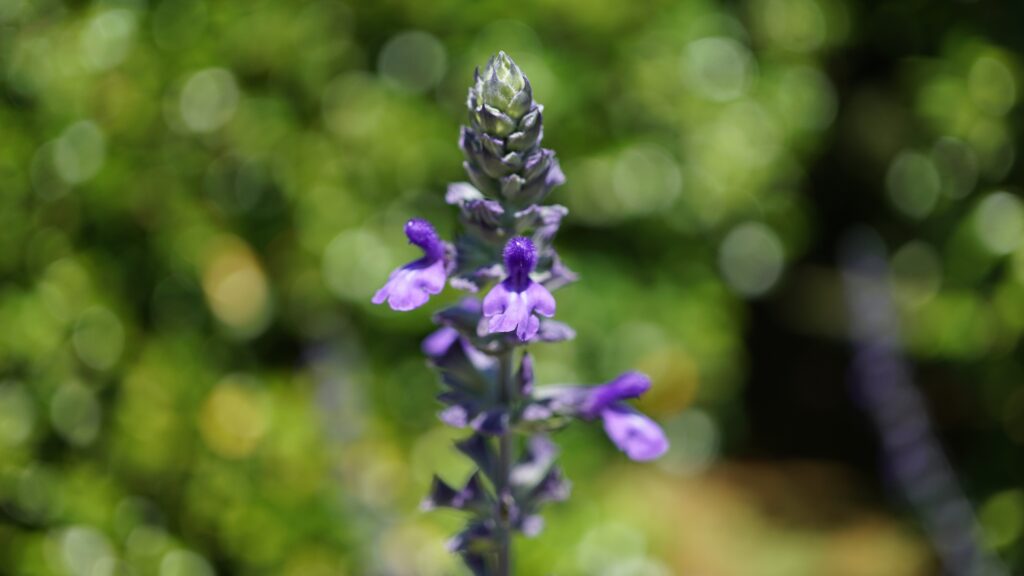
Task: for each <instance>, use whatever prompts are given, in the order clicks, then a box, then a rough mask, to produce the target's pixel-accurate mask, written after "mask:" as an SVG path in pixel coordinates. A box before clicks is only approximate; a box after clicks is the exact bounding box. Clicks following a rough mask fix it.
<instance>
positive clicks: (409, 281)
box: [373, 218, 448, 312]
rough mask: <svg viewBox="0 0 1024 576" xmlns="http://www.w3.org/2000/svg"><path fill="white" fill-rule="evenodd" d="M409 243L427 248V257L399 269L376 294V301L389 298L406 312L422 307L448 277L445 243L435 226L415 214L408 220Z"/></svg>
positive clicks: (374, 301) (442, 287)
mask: <svg viewBox="0 0 1024 576" xmlns="http://www.w3.org/2000/svg"><path fill="white" fill-rule="evenodd" d="M405 235H406V236H408V237H409V243H410V244H415V245H417V246H419V247H420V248H422V249H423V257H422V258H419V259H417V260H413V261H412V262H409V263H408V264H406V265H405V266H402V267H400V268H398V269H396V270H395V271H394V272H392V273H391V276H390V277H388V281H387V283H386V284H384V287H383V288H381V289H380V290H378V291H377V293H376V294H374V295H373V303H374V304H383V303H384V302H385V301H387V303H388V305H389V306H391V309H392V310H397V311H399V312H406V311H408V310H413V309H415V308H419V307H420V306H423V305H424V304H426V303H427V300H430V297H431V296H433V295H434V294H438V293H440V292H441V290H443V289H444V283H445V281H446V280H447V279H448V271H447V266H448V264H447V262H446V260H447V258H446V257H445V252H446V247H445V243H444V242H443V241H442V240H441V238H439V237H438V235H437V231H435V230H434V227H433V226H432V225H431V224H430V222H427V221H426V220H423V219H422V218H413V219H412V220H409V221H408V222H406V224H405Z"/></svg>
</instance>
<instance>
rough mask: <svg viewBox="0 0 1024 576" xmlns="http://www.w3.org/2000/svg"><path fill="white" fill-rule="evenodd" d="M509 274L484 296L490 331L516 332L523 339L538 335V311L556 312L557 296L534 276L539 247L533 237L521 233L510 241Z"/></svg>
mask: <svg viewBox="0 0 1024 576" xmlns="http://www.w3.org/2000/svg"><path fill="white" fill-rule="evenodd" d="M504 259H505V269H506V270H507V271H508V277H507V278H505V280H503V281H502V282H501V283H500V284H498V285H497V286H495V287H494V288H492V289H491V291H490V293H488V294H487V297H486V298H484V316H485V317H487V318H490V322H489V323H488V324H487V331H488V332H490V333H492V334H493V333H495V332H512V331H515V333H516V336H518V337H519V340H520V341H521V342H528V341H529V340H530V339H532V338H533V337H534V336H536V335H537V331H538V330H539V329H540V320H539V319H538V318H537V316H535V315H534V314H535V313H536V314H540V315H541V316H547V317H549V318H550V317H551V316H554V314H555V298H554V296H552V295H551V292H548V289H547V288H545V287H543V286H541V285H540V284H538V283H536V282H534V281H533V280H531V279H530V272H533V268H534V267H535V266H536V265H537V249H536V248H535V247H534V245H533V242H531V241H530V239H529V238H524V237H522V236H517V237H515V238H513V239H511V240H509V241H508V244H506V245H505V252H504Z"/></svg>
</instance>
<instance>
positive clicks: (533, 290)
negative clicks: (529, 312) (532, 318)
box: [526, 282, 555, 318]
mask: <svg viewBox="0 0 1024 576" xmlns="http://www.w3.org/2000/svg"><path fill="white" fill-rule="evenodd" d="M526 295H527V298H529V301H530V303H531V304H532V306H533V311H534V312H536V313H537V314H540V315H541V316H547V317H548V318H550V317H552V316H554V315H555V297H554V296H552V295H551V292H549V291H548V289H547V288H545V287H543V286H541V285H540V284H537V283H536V282H532V283H531V284H530V286H529V287H528V288H527V289H526Z"/></svg>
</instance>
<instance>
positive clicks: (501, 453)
mask: <svg viewBox="0 0 1024 576" xmlns="http://www.w3.org/2000/svg"><path fill="white" fill-rule="evenodd" d="M514 361H515V358H514V351H513V350H509V351H506V352H503V353H502V354H501V355H500V356H499V357H498V362H499V370H500V371H499V381H498V399H499V403H500V404H501V405H502V406H504V407H505V408H506V409H508V410H509V412H511V411H512V403H513V399H514V398H515V382H514V377H513V370H514V366H513V364H514ZM513 450H514V446H513V442H512V432H511V431H506V432H505V433H504V434H502V435H501V437H500V438H499V440H498V458H499V470H498V478H497V482H496V484H497V485H496V486H495V488H496V489H497V495H498V511H497V512H498V514H497V517H498V523H499V525H498V573H497V576H511V575H512V527H511V526H510V524H509V510H508V501H507V500H506V499H505V496H506V495H510V494H511V490H510V489H509V483H510V477H511V473H512V458H513V454H512V452H513Z"/></svg>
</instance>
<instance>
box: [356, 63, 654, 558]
mask: <svg viewBox="0 0 1024 576" xmlns="http://www.w3.org/2000/svg"><path fill="white" fill-rule="evenodd" d="M467 108H468V123H467V125H465V126H463V127H462V132H461V136H460V140H459V144H460V147H461V148H462V151H463V153H464V155H465V162H464V164H463V165H464V167H465V169H466V173H467V175H468V177H469V180H470V181H469V182H460V183H455V184H452V185H450V186H449V188H448V192H447V194H446V201H447V202H448V203H449V204H451V205H453V206H455V207H457V208H458V210H459V220H460V223H461V229H462V231H461V233H460V234H459V235H458V236H457V237H456V239H455V242H454V243H452V244H449V243H447V242H444V241H443V240H441V239H440V237H439V236H438V235H437V233H436V231H435V230H434V228H433V226H432V225H431V224H430V223H429V222H427V221H425V220H421V219H413V220H410V221H409V223H408V224H407V225H406V227H405V233H406V235H407V236H408V238H409V242H410V243H411V244H414V245H416V246H417V247H419V248H420V249H421V250H422V251H423V254H424V255H423V257H422V258H419V259H417V260H414V261H412V262H410V263H409V264H406V265H405V266H402V267H400V268H398V269H396V270H395V271H394V272H393V273H392V274H391V276H390V277H389V278H388V281H387V283H386V284H385V285H384V287H383V288H381V289H380V290H379V291H378V292H377V294H375V295H374V298H373V301H374V303H377V304H382V303H385V302H386V303H388V305H389V306H390V307H391V308H392V309H394V310H399V311H405V310H411V309H414V308H418V307H420V306H422V305H424V304H425V303H426V302H427V301H428V300H429V299H430V297H431V296H433V295H435V294H438V293H440V292H441V291H442V290H443V288H444V285H445V282H446V281H447V283H448V284H449V285H451V286H452V287H453V288H456V289H459V290H464V291H466V292H469V293H470V294H471V295H470V296H468V297H466V298H464V299H463V300H461V301H460V302H458V303H457V304H455V305H454V306H450V307H448V308H445V309H442V310H441V311H439V312H438V313H437V314H435V316H434V322H435V323H436V324H437V325H438V326H439V327H438V329H437V330H435V331H434V332H433V333H432V334H430V335H429V336H428V337H427V338H426V339H425V340H424V341H423V346H422V348H423V352H424V354H426V356H427V357H428V358H429V360H430V363H431V365H432V366H433V367H434V368H435V369H436V370H437V372H438V373H439V375H440V379H441V383H442V385H443V388H444V390H443V391H442V392H441V394H439V395H438V400H440V401H441V403H442V404H444V406H445V408H444V409H443V410H442V411H441V412H440V413H439V418H440V419H441V420H442V421H443V422H444V423H446V424H448V425H451V426H454V427H457V428H464V429H466V430H468V431H469V436H468V437H466V438H465V439H464V440H462V441H460V442H458V443H457V444H456V448H458V450H460V451H461V452H462V453H463V454H465V455H466V456H467V457H469V458H470V459H471V460H473V462H474V463H475V464H476V466H477V470H476V471H475V472H474V473H473V474H472V475H471V476H470V477H469V479H468V480H467V481H466V483H465V484H464V486H463V487H462V488H456V487H452V486H450V485H448V484H447V483H446V482H445V481H443V480H441V479H440V478H438V477H436V476H435V478H434V482H433V485H432V487H431V491H430V494H429V495H428V496H427V498H426V500H424V508H425V509H432V508H436V507H448V508H454V509H457V510H461V511H464V512H466V513H467V514H468V516H469V521H468V523H467V527H466V528H465V529H464V530H463V531H462V532H460V533H459V534H457V535H456V536H455V537H454V538H453V539H452V540H451V541H450V542H449V548H450V549H451V550H452V552H454V553H456V554H458V555H460V556H461V557H462V559H463V561H464V562H465V564H466V566H467V567H468V568H469V569H470V571H471V572H472V573H473V574H474V575H476V576H511V575H512V574H513V571H512V570H513V547H512V545H513V537H514V535H515V534H516V533H520V534H523V535H525V536H528V537H532V536H536V535H537V534H539V533H540V531H541V529H542V527H543V520H542V517H541V515H540V510H541V508H542V507H543V506H544V505H545V504H548V503H551V502H558V501H562V500H565V499H566V498H567V497H568V495H569V483H568V481H566V480H565V478H564V476H563V474H562V472H561V470H560V468H559V467H558V466H557V464H556V462H555V461H556V457H557V448H556V447H555V445H554V443H553V442H552V440H551V438H550V435H551V434H552V433H553V432H556V431H557V430H559V429H561V428H562V427H564V426H566V425H567V424H568V423H569V422H571V421H572V420H584V421H586V420H598V419H600V420H601V421H602V422H603V424H604V428H605V431H606V433H607V434H608V437H609V438H610V439H611V440H612V442H613V443H614V444H615V445H616V446H617V447H618V448H619V449H621V450H622V451H623V452H625V453H626V455H627V456H629V457H630V458H632V459H633V460H638V461H643V460H652V459H654V458H657V457H659V456H661V455H662V454H663V453H664V452H665V451H666V450H667V449H668V442H667V440H666V438H665V435H664V433H663V432H662V431H661V428H660V427H658V425H657V424H656V423H654V422H653V421H652V420H650V419H649V418H647V417H646V416H644V415H643V414H641V413H639V412H637V411H636V410H635V409H633V408H631V407H630V406H629V405H628V404H627V403H626V401H627V400H629V399H632V398H636V397H638V396H640V395H641V394H643V393H644V392H646V391H647V389H648V388H650V385H651V383H650V380H649V379H648V378H647V377H646V376H644V375H643V374H639V373H636V372H628V373H626V374H623V375H621V376H619V377H617V378H615V379H614V380H612V381H610V382H608V383H607V384H603V385H600V386H543V387H535V386H534V371H533V358H532V356H531V355H530V353H529V350H528V348H529V346H530V345H532V344H535V343H545V342H559V341H563V340H568V339H571V338H574V337H575V332H574V331H573V330H572V328H570V327H569V326H567V325H565V324H563V323H561V322H558V321H557V320H554V319H553V317H554V315H555V312H556V308H557V305H556V301H555V297H554V295H553V292H555V291H557V290H558V289H560V288H562V287H564V286H566V285H567V284H570V283H572V282H575V281H576V280H577V276H576V274H575V273H573V272H572V271H571V270H570V269H569V268H568V267H566V266H565V265H564V264H563V263H562V261H561V259H560V258H559V256H558V253H557V252H556V251H555V248H554V239H555V236H556V234H557V232H558V229H559V226H560V225H561V222H562V219H563V218H564V217H565V216H566V215H567V214H568V210H567V209H566V208H565V207H564V206H559V205H543V204H541V202H542V201H544V199H545V198H547V196H548V195H549V194H550V193H551V191H552V190H553V189H554V188H555V187H557V186H559V185H561V184H563V183H564V182H565V177H564V175H563V174H562V171H561V169H560V167H559V164H558V160H557V158H556V157H555V153H554V152H553V151H551V150H548V149H545V148H542V147H541V140H542V139H543V117H542V116H543V107H542V106H541V105H540V104H538V103H537V102H535V101H534V100H533V89H532V87H531V85H530V81H529V79H527V77H526V76H525V75H524V74H523V73H522V71H521V70H520V69H519V67H518V66H516V64H515V63H514V62H513V61H512V59H511V58H509V57H508V56H507V55H506V54H505V53H504V52H501V53H499V54H498V55H497V56H495V57H493V58H491V60H490V61H489V62H488V63H487V66H486V67H485V68H484V70H483V71H480V70H477V72H476V74H475V77H474V82H473V85H472V86H471V87H470V89H469V96H468V98H467ZM484 292H486V295H485V296H484V297H483V298H482V299H480V298H479V297H478V296H477V295H478V294H481V293H484Z"/></svg>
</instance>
